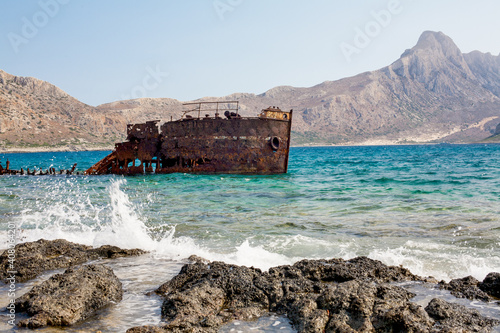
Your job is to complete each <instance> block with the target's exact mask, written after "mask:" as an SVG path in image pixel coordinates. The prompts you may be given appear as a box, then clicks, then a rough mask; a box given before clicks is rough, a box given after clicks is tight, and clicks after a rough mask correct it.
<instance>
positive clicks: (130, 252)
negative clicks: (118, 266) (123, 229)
mask: <svg viewBox="0 0 500 333" xmlns="http://www.w3.org/2000/svg"><path fill="white" fill-rule="evenodd" d="M87 252H88V253H89V254H90V255H92V254H96V255H97V256H99V257H101V258H109V259H114V258H121V257H130V256H139V255H142V254H145V253H146V251H144V250H141V249H121V248H119V247H118V246H112V245H103V246H101V247H99V248H97V249H90V250H88V251H87Z"/></svg>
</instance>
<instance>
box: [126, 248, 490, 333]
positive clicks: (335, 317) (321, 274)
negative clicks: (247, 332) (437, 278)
mask: <svg viewBox="0 0 500 333" xmlns="http://www.w3.org/2000/svg"><path fill="white" fill-rule="evenodd" d="M193 261H194V262H193V263H191V264H188V265H185V266H183V268H182V269H181V271H180V273H179V274H178V275H177V276H175V277H174V278H173V279H172V280H170V281H168V282H166V283H164V284H163V285H161V286H160V287H159V288H158V289H157V290H156V292H157V293H158V294H160V295H162V296H163V297H164V298H165V300H164V302H163V305H162V315H163V317H164V319H165V321H166V322H167V324H166V325H164V326H162V327H158V328H155V329H158V331H151V330H152V328H151V326H147V327H146V326H145V327H137V328H133V329H131V330H129V331H128V332H139V333H140V332H217V331H218V329H219V328H220V326H222V325H224V324H226V323H228V322H230V321H232V320H235V319H238V320H252V319H257V318H258V317H260V316H262V315H265V314H268V313H270V312H272V313H277V314H280V315H286V316H287V317H288V318H289V319H290V321H291V322H292V324H293V325H294V327H295V328H296V329H297V331H298V332H432V331H439V329H440V328H441V326H439V325H440V324H439V323H438V322H437V321H436V320H435V319H433V318H432V317H431V316H430V315H429V314H428V313H427V312H426V310H425V309H424V308H423V307H422V306H420V305H417V304H414V303H412V302H411V298H412V297H413V296H414V295H413V294H412V293H411V292H409V291H407V290H405V289H403V288H401V287H398V286H395V285H393V284H390V283H391V282H395V281H397V282H402V281H425V280H426V279H425V278H422V277H419V276H417V275H414V274H412V273H411V272H409V271H408V270H406V269H404V268H401V267H391V266H386V265H384V264H382V263H381V262H379V261H376V260H371V259H368V258H366V257H359V258H354V259H351V260H347V261H346V260H342V259H331V260H302V261H300V262H297V263H296V264H294V265H285V266H279V267H275V268H271V269H269V271H268V272H261V271H260V270H259V269H256V268H253V267H251V268H248V267H240V266H235V265H228V264H225V263H222V262H209V263H206V262H203V261H201V260H193ZM432 308H433V307H432V306H431V307H430V309H432ZM431 313H433V314H435V313H434V312H432V311H431ZM453 315H454V314H453ZM453 315H452V316H453ZM478 318H479V317H478ZM481 318H482V317H481ZM481 320H483V321H479V322H477V324H476V323H475V322H471V326H467V323H466V322H463V321H460V320H459V321H458V322H457V323H455V322H451V321H450V322H449V323H447V324H446V328H447V329H448V328H449V329H450V330H451V331H450V332H455V331H459V330H462V329H463V331H464V332H465V331H469V330H471V329H475V328H476V327H481V325H485V326H484V327H485V330H487V329H488V328H489V327H490V326H488V325H490V323H491V322H490V321H489V320H488V319H486V318H482V319H481Z"/></svg>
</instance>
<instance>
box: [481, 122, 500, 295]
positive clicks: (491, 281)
mask: <svg viewBox="0 0 500 333" xmlns="http://www.w3.org/2000/svg"><path fill="white" fill-rule="evenodd" d="M499 127H500V125H499ZM479 288H480V289H481V290H482V291H484V292H485V293H487V294H488V295H490V296H492V297H496V298H500V273H489V274H488V275H486V277H485V278H484V280H483V282H481V283H480V284H479Z"/></svg>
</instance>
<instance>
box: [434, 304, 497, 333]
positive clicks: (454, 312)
mask: <svg viewBox="0 0 500 333" xmlns="http://www.w3.org/2000/svg"><path fill="white" fill-rule="evenodd" d="M425 310H426V311H427V313H428V314H429V316H430V317H432V318H433V319H434V320H436V326H435V327H434V328H433V330H432V332H489V331H490V330H491V328H492V327H493V326H496V325H499V324H500V321H499V320H496V319H490V318H485V317H483V316H481V315H480V314H479V312H477V311H476V310H472V309H468V308H466V307H465V306H463V305H460V304H453V303H448V302H446V301H444V300H442V299H439V298H434V299H433V300H431V301H430V302H429V304H428V305H427V306H426V308H425Z"/></svg>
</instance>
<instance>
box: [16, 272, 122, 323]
mask: <svg viewBox="0 0 500 333" xmlns="http://www.w3.org/2000/svg"><path fill="white" fill-rule="evenodd" d="M122 295H123V291H122V284H121V282H120V280H118V278H117V277H116V276H115V274H114V273H113V271H112V270H111V269H110V268H108V267H106V266H104V265H84V266H81V267H78V268H68V269H67V270H66V271H65V272H64V273H63V274H56V275H54V276H52V277H51V278H50V279H48V280H47V281H45V282H43V283H41V284H40V285H37V286H35V287H33V288H32V289H31V290H30V291H29V292H28V293H26V294H24V295H23V296H21V297H20V298H18V299H17V300H16V303H15V305H16V311H17V312H26V313H28V315H30V316H32V317H31V318H28V319H25V320H21V321H20V322H19V323H18V326H20V327H28V328H38V327H43V326H47V325H49V326H69V325H73V324H75V323H77V322H79V321H81V320H84V319H86V318H89V317H90V316H92V315H94V314H95V312H96V311H97V310H99V309H101V308H103V307H105V306H108V305H110V304H112V303H114V302H118V301H120V300H121V299H122Z"/></svg>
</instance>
